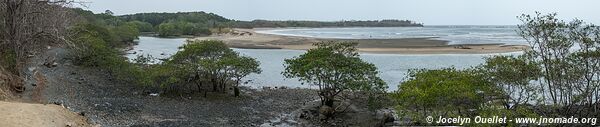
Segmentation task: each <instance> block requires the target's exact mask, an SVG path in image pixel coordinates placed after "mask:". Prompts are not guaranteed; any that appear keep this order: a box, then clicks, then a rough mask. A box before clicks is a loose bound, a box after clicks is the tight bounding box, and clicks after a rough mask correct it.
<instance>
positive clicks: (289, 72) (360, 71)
mask: <svg viewBox="0 0 600 127" xmlns="http://www.w3.org/2000/svg"><path fill="white" fill-rule="evenodd" d="M356 45H357V43H349V42H321V43H316V44H315V46H317V48H314V49H310V50H308V51H307V52H306V53H305V54H302V55H300V56H298V57H294V58H292V59H286V60H285V63H284V66H285V71H284V72H283V75H284V76H285V77H287V78H298V79H299V80H300V81H302V82H305V83H308V84H310V85H316V86H319V91H320V92H319V96H320V97H321V98H322V99H321V102H322V104H323V105H326V106H330V107H333V102H334V100H335V98H336V97H337V96H338V94H339V93H341V92H343V91H348V90H349V91H373V92H381V91H384V90H385V88H386V87H387V86H386V85H385V82H383V80H381V79H380V78H379V77H377V73H378V71H377V68H376V67H375V65H373V64H371V63H367V62H365V61H362V60H361V59H360V58H359V57H358V53H357V52H356V51H357V50H356Z"/></svg>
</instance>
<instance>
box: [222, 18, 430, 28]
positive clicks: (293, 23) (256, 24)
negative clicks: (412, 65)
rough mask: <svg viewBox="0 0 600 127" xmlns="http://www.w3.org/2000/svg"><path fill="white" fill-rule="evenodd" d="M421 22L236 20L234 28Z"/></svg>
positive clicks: (411, 24)
mask: <svg viewBox="0 0 600 127" xmlns="http://www.w3.org/2000/svg"><path fill="white" fill-rule="evenodd" d="M422 26H423V24H419V23H415V22H413V21H409V20H373V21H337V22H320V21H267V20H254V21H237V22H235V24H234V27H236V28H258V27H267V28H272V27H422Z"/></svg>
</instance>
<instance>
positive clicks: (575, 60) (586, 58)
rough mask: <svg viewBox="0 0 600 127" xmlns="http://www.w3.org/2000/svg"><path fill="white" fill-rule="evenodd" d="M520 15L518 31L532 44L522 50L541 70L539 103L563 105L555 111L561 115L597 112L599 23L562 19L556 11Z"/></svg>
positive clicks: (598, 97)
mask: <svg viewBox="0 0 600 127" xmlns="http://www.w3.org/2000/svg"><path fill="white" fill-rule="evenodd" d="M519 19H520V20H521V21H522V22H523V24H521V25H519V31H518V32H519V35H521V36H522V37H523V38H524V39H526V40H527V42H528V43H529V45H530V46H531V47H530V50H527V51H526V52H525V55H526V56H527V57H528V59H527V60H529V61H533V62H535V63H538V67H539V68H540V70H541V71H540V73H539V74H540V77H541V78H540V85H539V89H540V90H539V91H538V93H539V94H541V95H542V97H543V98H542V101H541V102H542V104H548V103H550V104H551V105H555V106H557V107H563V106H564V107H565V108H557V109H556V110H555V111H554V112H556V113H557V114H560V115H562V116H570V115H580V114H589V112H586V111H594V113H591V114H599V113H598V112H597V111H600V108H599V107H598V106H596V105H597V104H598V102H600V85H598V82H600V80H599V79H600V69H598V68H599V67H600V55H599V54H600V53H599V52H600V50H598V49H600V26H596V25H594V24H588V23H585V22H583V21H581V20H573V21H571V22H565V21H563V20H560V19H558V18H557V17H556V14H547V15H542V14H541V13H536V15H533V16H532V15H525V14H523V15H522V16H520V17H519ZM579 106H581V108H573V107H579ZM592 116H593V115H592ZM595 116H597V115H595Z"/></svg>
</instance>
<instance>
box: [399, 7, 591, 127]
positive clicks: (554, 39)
mask: <svg viewBox="0 0 600 127" xmlns="http://www.w3.org/2000/svg"><path fill="white" fill-rule="evenodd" d="M519 19H521V21H523V24H521V25H519V34H520V35H521V36H522V37H523V38H525V39H526V40H527V42H529V44H530V45H531V47H530V50H526V51H525V52H524V53H523V54H522V55H518V56H493V57H490V58H487V59H486V62H485V63H484V64H482V65H480V66H476V67H472V68H470V69H466V70H456V69H453V68H447V69H440V70H417V71H411V72H410V73H409V79H408V80H407V81H405V82H402V83H401V84H400V85H399V90H398V91H396V92H394V93H393V94H392V96H391V97H392V98H394V99H395V100H396V101H397V103H398V106H397V109H398V113H399V115H400V116H403V117H406V118H412V121H413V124H414V125H431V124H428V123H426V122H424V121H423V120H424V119H423V118H425V117H427V116H444V117H457V116H462V117H474V116H501V117H504V116H506V117H512V118H514V117H540V116H544V117H570V116H576V117H588V118H597V117H599V116H598V114H599V113H598V108H599V107H600V106H598V102H599V101H600V100H598V99H599V98H600V96H599V94H598V92H599V90H600V86H599V85H598V81H599V78H598V69H597V68H598V67H599V66H600V64H598V50H597V49H598V48H600V47H598V46H600V45H599V44H600V40H599V38H598V37H600V27H598V26H596V25H593V24H588V23H585V22H583V21H581V20H574V21H571V22H568V23H567V22H565V21H562V20H560V19H557V18H556V14H548V15H542V14H540V13H536V15H533V16H531V15H525V14H524V15H522V16H520V17H519ZM442 125H446V124H442ZM504 125H511V126H522V125H515V124H514V123H508V124H504Z"/></svg>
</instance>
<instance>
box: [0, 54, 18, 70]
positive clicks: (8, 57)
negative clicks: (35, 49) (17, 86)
mask: <svg viewBox="0 0 600 127" xmlns="http://www.w3.org/2000/svg"><path fill="white" fill-rule="evenodd" d="M16 64H17V56H16V55H15V52H13V51H0V69H6V70H7V71H9V72H11V73H16V72H18V71H19V70H17V69H15V68H11V67H14V66H16Z"/></svg>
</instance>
